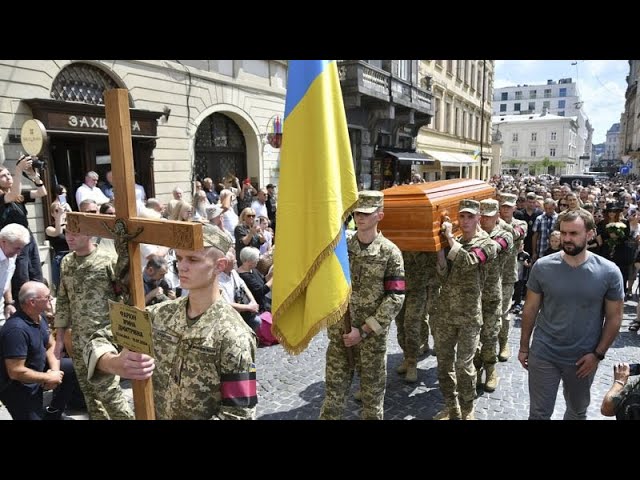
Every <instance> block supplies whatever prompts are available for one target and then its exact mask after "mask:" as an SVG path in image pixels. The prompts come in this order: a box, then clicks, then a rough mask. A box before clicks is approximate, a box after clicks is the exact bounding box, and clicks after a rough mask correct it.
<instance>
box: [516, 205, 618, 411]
mask: <svg viewBox="0 0 640 480" xmlns="http://www.w3.org/2000/svg"><path fill="white" fill-rule="evenodd" d="M560 232H561V238H562V251H561V252H558V253H555V254H553V255H549V256H547V257H543V258H541V259H540V260H538V261H537V262H536V263H535V264H534V266H533V268H532V270H531V274H530V276H529V281H528V283H527V288H528V293H527V299H526V302H525V306H524V310H523V312H522V330H521V337H520V351H519V353H518V360H519V361H520V363H521V364H522V366H523V367H524V368H526V369H527V370H528V371H529V400H530V405H529V419H539V420H543V419H549V418H550V417H551V415H552V413H553V409H554V407H555V400H556V396H557V393H558V385H559V384H560V380H562V383H563V387H564V388H563V390H564V397H565V401H566V403H567V410H566V412H565V414H564V418H565V420H579V419H586V418H587V408H588V407H589V403H590V401H591V395H590V389H591V383H592V382H593V378H594V376H595V373H596V370H597V368H598V362H600V361H601V360H602V359H604V355H605V353H606V351H607V349H608V348H609V346H610V345H611V344H612V343H613V341H614V340H615V338H616V336H617V334H618V331H619V329H620V324H621V323H622V309H623V304H624V288H623V285H622V275H621V274H620V270H619V269H618V267H616V265H615V264H614V263H613V262H610V261H609V260H607V259H605V258H603V257H600V256H598V255H595V254H593V253H591V252H589V251H588V250H586V245H587V243H588V242H589V241H590V240H591V239H592V238H593V236H594V235H595V223H594V220H593V217H592V216H591V214H590V213H589V212H587V211H586V210H582V209H580V210H575V211H570V212H567V213H566V214H564V215H563V216H562V217H561V218H560ZM603 320H604V321H603ZM534 325H535V327H536V328H535V332H534V335H533V342H530V339H531V333H532V331H533V327H534ZM530 343H531V346H530Z"/></svg>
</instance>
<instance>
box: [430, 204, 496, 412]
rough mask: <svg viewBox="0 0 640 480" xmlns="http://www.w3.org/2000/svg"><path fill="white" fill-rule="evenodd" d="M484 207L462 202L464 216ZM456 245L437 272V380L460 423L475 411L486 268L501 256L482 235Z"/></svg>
mask: <svg viewBox="0 0 640 480" xmlns="http://www.w3.org/2000/svg"><path fill="white" fill-rule="evenodd" d="M479 207H480V205H479V203H478V202H476V201H474V200H462V201H461V202H460V212H464V211H467V212H470V213H473V214H474V215H477V213H478V209H479ZM457 241H458V243H456V244H455V245H454V246H453V248H451V250H450V251H449V253H448V254H447V266H446V267H445V268H444V269H442V270H441V268H440V266H438V269H437V272H438V275H439V276H440V278H441V281H442V287H441V291H440V296H439V298H438V302H437V304H436V305H435V308H434V312H433V317H432V322H431V327H432V329H433V334H434V337H435V340H436V348H437V350H438V381H439V383H440V390H441V391H442V395H443V397H444V401H445V405H446V407H447V409H448V411H449V416H450V417H449V418H460V410H462V413H463V415H464V414H465V412H466V413H470V412H472V411H473V401H474V399H475V394H476V370H475V367H474V365H473V357H474V354H475V352H476V348H477V347H478V336H479V333H480V327H481V326H482V309H481V302H480V296H481V292H482V288H483V285H484V280H485V277H486V268H485V266H486V264H487V262H490V261H491V260H493V259H494V258H495V256H496V247H495V242H493V240H491V238H490V237H489V235H488V234H487V233H486V232H485V231H483V230H479V231H478V232H477V233H476V234H475V235H474V236H473V238H471V240H468V241H466V240H464V239H463V238H462V237H461V238H459V239H458V240H457ZM454 364H455V370H454ZM458 394H459V395H460V402H459V403H458Z"/></svg>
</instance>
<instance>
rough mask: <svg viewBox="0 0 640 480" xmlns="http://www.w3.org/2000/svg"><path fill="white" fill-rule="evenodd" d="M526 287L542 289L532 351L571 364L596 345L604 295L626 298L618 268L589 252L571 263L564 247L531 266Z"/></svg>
mask: <svg viewBox="0 0 640 480" xmlns="http://www.w3.org/2000/svg"><path fill="white" fill-rule="evenodd" d="M527 288H529V289H531V291H533V292H535V293H538V294H542V301H541V304H540V312H539V313H538V317H537V318H536V324H535V330H534V332H533V341H532V343H531V353H532V354H534V355H535V356H536V357H539V358H541V359H543V360H546V361H549V362H556V363H561V364H571V365H573V364H575V362H576V361H578V359H579V358H580V357H582V356H583V355H585V354H587V353H589V352H592V351H593V350H594V349H595V348H596V346H597V345H598V342H599V341H600V335H601V334H602V325H603V322H604V301H605V299H607V300H612V301H616V300H622V299H624V289H623V286H622V274H621V273H620V269H619V268H618V267H617V266H616V265H615V264H614V263H613V262H611V261H609V260H607V259H605V258H603V257H601V256H599V255H595V254H591V253H589V258H588V259H587V261H586V262H584V263H583V264H582V265H580V266H579V267H571V266H570V265H569V264H567V263H566V262H565V261H564V260H563V259H562V252H558V253H554V254H552V255H548V256H546V257H543V258H541V259H540V260H538V261H537V262H536V263H535V264H534V265H533V268H532V269H531V273H530V275H529V281H528V282H527Z"/></svg>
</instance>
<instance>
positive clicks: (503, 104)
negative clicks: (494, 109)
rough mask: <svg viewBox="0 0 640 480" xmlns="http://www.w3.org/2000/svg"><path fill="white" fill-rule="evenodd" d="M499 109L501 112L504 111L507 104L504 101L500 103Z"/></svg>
mask: <svg viewBox="0 0 640 480" xmlns="http://www.w3.org/2000/svg"><path fill="white" fill-rule="evenodd" d="M500 111H501V112H506V111H507V104H506V103H501V104H500Z"/></svg>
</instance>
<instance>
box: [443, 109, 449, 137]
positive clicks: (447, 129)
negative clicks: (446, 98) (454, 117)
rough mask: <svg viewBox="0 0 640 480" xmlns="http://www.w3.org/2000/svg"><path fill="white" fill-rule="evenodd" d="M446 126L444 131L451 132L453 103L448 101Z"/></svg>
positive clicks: (445, 116)
mask: <svg viewBox="0 0 640 480" xmlns="http://www.w3.org/2000/svg"><path fill="white" fill-rule="evenodd" d="M444 114H445V115H444V128H443V132H446V133H451V104H450V103H449V102H447V106H446V107H445V110H444Z"/></svg>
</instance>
